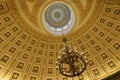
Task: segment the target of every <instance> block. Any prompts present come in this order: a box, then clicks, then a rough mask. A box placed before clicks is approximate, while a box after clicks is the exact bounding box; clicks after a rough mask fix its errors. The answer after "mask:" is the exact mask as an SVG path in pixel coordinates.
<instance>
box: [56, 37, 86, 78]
mask: <svg viewBox="0 0 120 80" xmlns="http://www.w3.org/2000/svg"><path fill="white" fill-rule="evenodd" d="M66 41H67V38H65V37H64V38H63V42H64V45H63V48H62V49H61V51H60V53H59V56H58V59H57V62H56V65H57V68H58V70H59V72H60V73H61V74H62V75H63V76H67V77H75V76H79V75H80V74H82V73H83V72H84V71H85V70H86V64H87V58H86V56H83V52H82V53H80V52H79V50H78V49H77V48H73V46H72V44H69V45H67V43H66Z"/></svg>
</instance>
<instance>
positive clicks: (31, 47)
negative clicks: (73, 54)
mask: <svg viewBox="0 0 120 80" xmlns="http://www.w3.org/2000/svg"><path fill="white" fill-rule="evenodd" d="M55 3H57V4H58V3H59V4H67V7H69V9H70V10H71V11H73V16H74V17H73V18H74V19H73V22H74V23H73V24H72V27H71V29H70V30H69V31H68V32H67V33H66V34H65V36H66V37H67V39H68V43H71V44H72V45H73V46H75V47H77V48H78V49H79V50H80V51H81V52H84V55H85V56H87V58H88V64H87V70H86V71H85V72H84V73H83V74H82V75H80V76H78V77H74V78H68V77H64V76H62V75H61V74H59V72H58V70H57V69H56V63H55V62H56V59H57V56H58V54H59V50H60V49H61V48H62V46H63V45H62V36H61V35H54V34H52V33H51V32H49V31H48V30H46V27H47V26H46V25H45V24H44V22H45V21H44V15H45V11H46V10H47V9H48V7H49V6H51V5H52V4H55ZM67 7H66V8H67ZM68 11H69V10H68ZM53 12H54V13H53ZM53 12H52V14H54V15H53V19H55V20H56V19H61V17H62V12H61V10H60V9H59V10H58V9H57V10H55V11H53ZM48 13H49V12H48ZM48 13H46V14H48ZM66 13H67V16H68V14H69V13H68V12H66ZM67 16H66V20H67V19H68V17H67ZM50 17H51V16H50ZM46 19H48V18H46ZM61 21H62V20H61ZM51 22H52V21H50V22H49V23H51ZM68 22H69V20H68ZM63 25H64V23H63ZM54 27H55V26H54ZM57 27H59V24H57ZM119 70H120V1H119V0H0V80H77V79H78V78H79V79H80V80H101V79H103V78H105V77H107V76H109V75H111V74H114V73H115V72H117V71H119Z"/></svg>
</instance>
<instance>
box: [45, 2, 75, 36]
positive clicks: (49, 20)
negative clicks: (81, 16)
mask: <svg viewBox="0 0 120 80" xmlns="http://www.w3.org/2000/svg"><path fill="white" fill-rule="evenodd" d="M43 16H44V17H43V19H44V26H45V28H46V29H47V30H48V31H49V32H50V33H52V34H55V35H61V34H62V33H61V31H63V32H64V33H67V32H69V30H70V29H71V28H72V25H73V23H74V14H73V11H72V9H71V8H70V7H69V6H68V5H67V4H65V3H61V2H59V3H53V4H51V5H49V6H48V7H47V8H46V9H45V11H44V15H43Z"/></svg>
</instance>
